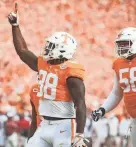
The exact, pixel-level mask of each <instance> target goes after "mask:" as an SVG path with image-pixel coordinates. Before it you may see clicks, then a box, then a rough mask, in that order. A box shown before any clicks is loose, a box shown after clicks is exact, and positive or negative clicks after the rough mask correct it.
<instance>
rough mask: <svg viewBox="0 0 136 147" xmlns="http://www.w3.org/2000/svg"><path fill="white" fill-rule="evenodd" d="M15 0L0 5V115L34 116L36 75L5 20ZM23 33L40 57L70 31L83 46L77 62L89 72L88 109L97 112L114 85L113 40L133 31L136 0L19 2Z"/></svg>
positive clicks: (87, 83) (86, 76)
mask: <svg viewBox="0 0 136 147" xmlns="http://www.w3.org/2000/svg"><path fill="white" fill-rule="evenodd" d="M14 2H15V1H14V0H1V1H0V11H1V13H0V21H1V23H0V34H1V35H0V111H3V112H7V111H8V110H9V109H10V108H11V107H13V106H15V107H16V108H17V110H18V112H20V113H21V112H23V111H24V110H28V111H29V110H30V109H31V107H30V104H29V90H30V88H31V86H32V84H33V83H34V81H36V73H35V72H34V71H32V70H31V69H29V68H28V67H27V66H26V65H25V64H24V63H23V62H22V61H21V60H20V59H19V57H18V56H17V54H16V52H15V49H14V46H13V43H12V34H11V26H10V24H9V23H8V20H7V15H8V13H9V12H10V11H12V9H13V6H14ZM18 3H19V14H20V27H21V30H22V34H23V36H24V38H25V40H26V42H27V45H28V48H29V50H31V51H33V52H35V54H37V55H39V54H40V49H41V47H42V46H43V45H44V38H46V37H47V36H48V35H50V34H51V33H52V32H55V31H67V32H69V33H71V34H72V35H73V36H75V37H76V39H77V40H78V43H79V48H78V52H77V55H76V58H77V59H78V60H79V62H80V63H81V64H83V65H84V66H85V68H86V75H85V83H86V102H87V103H86V104H87V107H88V108H90V107H91V106H92V107H97V106H98V105H99V104H100V103H102V102H103V100H104V98H105V97H106V96H107V95H108V94H109V92H110V90H111V88H112V83H113V71H112V62H113V60H114V58H115V52H114V48H115V46H114V40H115V37H116V34H117V33H118V31H119V30H120V29H121V28H123V27H128V26H135V23H136V8H135V7H136V4H135V3H136V2H135V1H134V0H126V1H124V0H103V1H101V0H18Z"/></svg>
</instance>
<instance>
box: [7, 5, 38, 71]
mask: <svg viewBox="0 0 136 147" xmlns="http://www.w3.org/2000/svg"><path fill="white" fill-rule="evenodd" d="M17 10H18V9H17V5H15V12H11V13H10V14H9V15H8V20H9V22H10V24H11V25H12V36H13V43H14V47H15V50H16V52H17V54H18V55H19V57H20V59H21V60H22V61H23V62H24V63H26V64H27V65H28V66H29V67H30V68H31V69H33V70H34V71H38V69H37V56H36V55H34V54H33V53H32V52H31V51H29V50H28V48H27V45H26V42H25V40H24V38H23V36H22V33H21V31H20V28H19V22H18V14H17Z"/></svg>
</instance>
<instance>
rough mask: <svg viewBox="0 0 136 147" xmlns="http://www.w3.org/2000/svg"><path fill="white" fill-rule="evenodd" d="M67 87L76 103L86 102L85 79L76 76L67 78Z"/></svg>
mask: <svg viewBox="0 0 136 147" xmlns="http://www.w3.org/2000/svg"><path fill="white" fill-rule="evenodd" d="M67 87H68V90H69V92H70V95H71V97H72V99H73V102H74V104H75V105H78V104H79V103H80V104H81V103H82V102H84V101H85V100H84V97H85V85H84V82H83V80H81V79H79V78H75V77H69V78H68V79H67Z"/></svg>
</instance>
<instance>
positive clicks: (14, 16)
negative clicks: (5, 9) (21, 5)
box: [8, 3, 19, 26]
mask: <svg viewBox="0 0 136 147" xmlns="http://www.w3.org/2000/svg"><path fill="white" fill-rule="evenodd" d="M8 21H9V23H10V24H11V25H12V26H18V25H19V17H18V4H17V3H15V8H14V12H11V13H10V14H9V15H8Z"/></svg>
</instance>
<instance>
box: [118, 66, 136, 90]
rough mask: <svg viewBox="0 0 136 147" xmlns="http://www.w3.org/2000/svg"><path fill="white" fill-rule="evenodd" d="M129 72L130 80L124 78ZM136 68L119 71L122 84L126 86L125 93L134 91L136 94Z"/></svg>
mask: <svg viewBox="0 0 136 147" xmlns="http://www.w3.org/2000/svg"><path fill="white" fill-rule="evenodd" d="M128 72H129V78H123V74H124V73H128ZM135 72H136V67H132V68H123V69H120V70H119V75H120V83H124V84H125V85H126V87H125V89H124V92H129V91H130V90H132V91H133V92H136V84H135V82H136V76H135Z"/></svg>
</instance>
